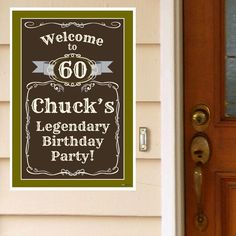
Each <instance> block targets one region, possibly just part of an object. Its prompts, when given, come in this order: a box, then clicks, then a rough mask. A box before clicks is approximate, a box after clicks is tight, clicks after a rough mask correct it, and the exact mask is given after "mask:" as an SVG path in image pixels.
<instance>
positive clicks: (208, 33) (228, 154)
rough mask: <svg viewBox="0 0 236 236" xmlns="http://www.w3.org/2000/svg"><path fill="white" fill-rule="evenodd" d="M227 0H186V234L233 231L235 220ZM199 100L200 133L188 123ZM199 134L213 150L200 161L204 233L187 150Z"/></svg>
mask: <svg viewBox="0 0 236 236" xmlns="http://www.w3.org/2000/svg"><path fill="white" fill-rule="evenodd" d="M226 1H227V0H226ZM225 3H226V2H225V0H208V1H205V0H198V1H193V0H185V1H184V100H185V101H184V103H185V105H184V106H185V121H184V124H185V125H184V126H185V128H184V129H185V131H184V132H185V186H186V191H185V202H186V235H188V236H195V235H207V236H221V235H222V236H235V235H236V228H235V226H234V224H233V222H235V220H236V120H235V119H234V118H232V117H228V116H225V114H226V113H227V107H226V106H225V105H226V100H227V99H225V95H226V93H225V91H226V90H225V86H226V85H227V83H226V82H225V81H226V78H227V77H226V67H225V64H226V63H225V62H226V59H227V58H226V57H225V55H226V54H225V52H226V46H225V44H226V39H225V35H226V29H225V23H226V22H225V17H226V15H225ZM233 69H235V68H234V67H233ZM233 78H234V79H236V78H235V77H234V76H233ZM226 87H227V86H226ZM235 102H236V101H235ZM197 104H205V105H207V106H208V107H209V109H210V113H211V115H210V123H209V127H208V128H206V129H205V130H204V131H203V132H202V133H199V132H198V131H196V130H195V129H194V128H193V126H192V110H193V107H194V106H196V105H197ZM198 135H204V136H206V137H207V138H208V140H209V143H210V149H211V156H210V160H209V162H208V163H206V164H205V165H201V166H202V178H203V183H202V201H201V207H200V208H201V210H202V212H204V214H205V215H206V216H207V219H208V226H207V227H206V229H205V231H203V232H200V231H199V229H197V227H196V225H195V224H196V219H195V217H196V214H197V212H198V210H199V209H197V199H196V193H195V185H194V181H193V173H194V168H195V166H196V164H195V163H194V161H193V160H192V158H191V154H190V146H191V142H192V139H193V137H195V136H198Z"/></svg>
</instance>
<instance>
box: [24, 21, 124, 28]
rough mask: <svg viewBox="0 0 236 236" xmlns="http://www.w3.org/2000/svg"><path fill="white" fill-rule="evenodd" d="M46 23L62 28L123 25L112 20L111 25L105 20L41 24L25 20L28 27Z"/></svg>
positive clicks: (36, 26) (41, 24)
mask: <svg viewBox="0 0 236 236" xmlns="http://www.w3.org/2000/svg"><path fill="white" fill-rule="evenodd" d="M45 25H58V26H60V27H61V28H68V27H70V26H72V25H73V26H75V27H77V28H84V27H85V26H87V25H100V26H103V27H106V28H109V29H117V28H119V27H120V26H121V23H120V22H118V21H112V22H111V23H110V25H107V24H106V23H104V22H87V23H81V22H75V21H73V22H68V23H58V22H45V23H44V22H42V23H40V24H36V23H35V22H33V21H27V22H25V24H24V26H25V27H26V28H28V29H36V28H39V27H42V26H45Z"/></svg>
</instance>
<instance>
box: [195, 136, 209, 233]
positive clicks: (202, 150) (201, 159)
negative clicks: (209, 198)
mask: <svg viewBox="0 0 236 236" xmlns="http://www.w3.org/2000/svg"><path fill="white" fill-rule="evenodd" d="M191 154H192V159H193V161H194V162H195V168H194V172H193V180H194V189H195V194H196V202H197V214H196V218H195V224H196V227H197V228H198V229H199V231H204V230H205V229H206V227H207V224H208V220H207V217H206V215H205V214H204V211H203V206H202V183H203V171H202V168H203V165H204V164H206V163H207V162H208V160H209V158H210V147H209V142H208V140H207V138H206V137H205V136H203V135H198V136H196V137H194V138H193V140H192V144H191Z"/></svg>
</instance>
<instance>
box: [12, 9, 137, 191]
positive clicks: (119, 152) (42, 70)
mask: <svg viewBox="0 0 236 236" xmlns="http://www.w3.org/2000/svg"><path fill="white" fill-rule="evenodd" d="M11 17H12V29H11V65H12V66H11V72H12V86H11V89H12V100H11V101H12V102H11V104H12V107H11V113H12V147H11V149H12V150H11V151H12V155H11V156H12V158H11V160H12V186H13V188H18V187H41V188H42V187H63V188H69V187H85V188H89V187H98V188H105V187H106V188H107V187H113V188H117V189H118V188H124V189H132V188H133V187H134V168H133V166H134V150H133V147H134V140H133V136H134V129H133V126H134V122H133V118H134V45H135V44H134V10H133V9H109V10H108V9H79V10H71V9H70V10H64V9H63V10H59V9H58V10H55V9H40V10H39V9H37V10H35V9H12V16H11Z"/></svg>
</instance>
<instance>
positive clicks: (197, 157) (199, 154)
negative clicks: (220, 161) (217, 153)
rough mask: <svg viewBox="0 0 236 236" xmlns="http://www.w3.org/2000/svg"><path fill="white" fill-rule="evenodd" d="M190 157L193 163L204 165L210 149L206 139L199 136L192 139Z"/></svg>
mask: <svg viewBox="0 0 236 236" xmlns="http://www.w3.org/2000/svg"><path fill="white" fill-rule="evenodd" d="M191 155H192V159H193V161H194V162H195V163H199V162H200V163H202V164H205V163H206V162H207V161H208V160H209V158H210V147H209V142H208V140H207V138H206V137H204V136H202V135H199V136H196V137H194V138H193V140H192V144H191Z"/></svg>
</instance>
